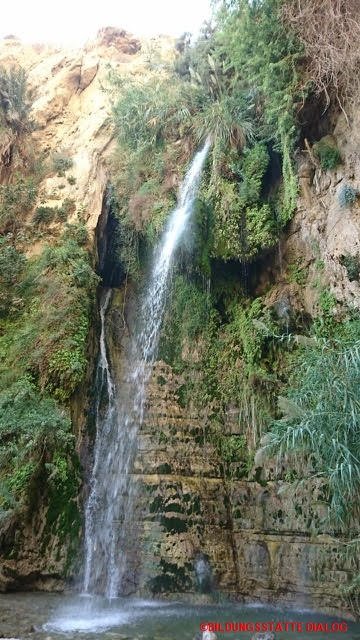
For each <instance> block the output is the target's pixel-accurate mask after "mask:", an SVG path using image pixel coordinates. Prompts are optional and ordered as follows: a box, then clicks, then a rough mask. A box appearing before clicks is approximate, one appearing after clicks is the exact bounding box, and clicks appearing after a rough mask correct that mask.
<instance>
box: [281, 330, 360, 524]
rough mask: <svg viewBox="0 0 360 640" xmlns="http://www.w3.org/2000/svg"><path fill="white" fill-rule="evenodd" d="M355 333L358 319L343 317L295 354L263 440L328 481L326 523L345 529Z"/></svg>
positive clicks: (357, 470)
mask: <svg viewBox="0 0 360 640" xmlns="http://www.w3.org/2000/svg"><path fill="white" fill-rule="evenodd" d="M359 335H360V326H359V322H358V321H357V320H349V321H348V322H346V323H343V324H342V325H340V326H338V328H337V336H336V337H334V338H332V339H327V340H325V341H324V340H322V341H319V342H318V344H317V345H316V346H315V347H314V348H307V349H306V350H304V351H303V352H301V354H300V357H299V358H298V364H297V367H296V369H295V370H294V374H293V378H292V380H291V384H290V389H289V392H288V394H287V396H286V402H282V408H283V411H285V415H284V417H283V418H281V419H279V420H276V421H275V422H273V424H272V427H271V438H272V439H271V444H269V447H270V448H271V450H273V451H276V452H278V453H279V456H280V457H281V456H283V455H284V453H286V452H296V456H297V460H298V463H299V467H300V468H302V469H303V472H304V470H305V472H306V470H307V472H308V473H309V474H316V475H318V476H319V475H320V476H323V477H324V478H326V479H327V480H328V491H329V496H328V499H329V507H330V515H331V519H332V523H333V526H334V528H335V530H338V529H339V528H343V529H344V530H345V531H346V530H347V531H348V528H349V522H350V526H351V521H352V518H354V517H358V516H359V513H358V505H359V489H360V449H359V434H358V426H359V419H360V402H359V397H358V388H359V382H360V341H359Z"/></svg>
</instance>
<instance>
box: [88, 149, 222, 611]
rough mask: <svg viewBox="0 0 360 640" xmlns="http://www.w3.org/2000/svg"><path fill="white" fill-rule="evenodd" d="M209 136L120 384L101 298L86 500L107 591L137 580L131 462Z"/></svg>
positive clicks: (98, 586) (99, 578)
mask: <svg viewBox="0 0 360 640" xmlns="http://www.w3.org/2000/svg"><path fill="white" fill-rule="evenodd" d="M209 147H210V142H209V141H207V142H206V143H205V145H204V147H203V148H202V149H201V150H200V151H198V153H197V154H196V155H195V157H194V159H193V161H192V163H191V165H190V167H189V170H188V172H187V174H186V176H185V179H184V181H183V183H182V185H181V188H180V192H179V198H178V205H177V207H176V208H175V209H174V210H173V211H172V213H171V215H170V217H169V220H168V223H167V226H166V228H165V231H164V232H163V235H162V237H161V239H160V242H159V244H158V246H157V248H156V249H155V251H154V257H153V266H152V270H151V273H150V275H149V279H148V283H147V286H146V287H145V290H146V292H147V293H146V294H144V297H143V299H142V301H141V312H140V318H139V323H138V326H137V328H136V330H135V332H134V335H133V337H132V339H131V345H130V358H129V362H130V363H131V367H129V370H128V371H127V372H126V374H125V382H124V384H123V385H122V387H121V388H117V387H116V385H115V383H114V381H113V379H112V375H111V367H110V363H109V360H108V357H107V353H106V340H105V324H106V313H107V310H108V308H109V303H110V300H111V290H107V291H105V292H104V294H103V296H102V298H101V300H100V320H101V331H100V345H99V360H98V365H97V372H96V407H95V423H96V437H95V445H94V462H93V469H92V474H91V479H90V492H89V498H88V501H87V504H86V508H85V569H84V584H83V591H84V592H85V593H94V592H101V593H104V594H105V595H106V596H107V597H108V598H113V597H116V596H117V595H119V593H123V594H126V593H127V592H129V584H131V583H132V584H133V585H135V583H136V561H135V560H134V556H135V551H136V530H135V528H134V524H135V523H134V518H133V511H134V504H135V496H136V486H135V483H133V482H132V481H131V470H132V465H133V461H134V457H135V453H136V443H137V433H138V429H139V427H140V425H141V424H142V421H143V418H144V409H145V400H146V386H147V382H148V380H149V377H150V375H151V371H152V364H153V362H154V358H155V356H156V350H157V346H158V341H159V333H160V327H161V322H162V317H163V311H164V306H165V301H166V293H167V288H168V276H169V271H170V267H171V264H172V260H173V256H174V253H175V250H176V248H177V247H178V245H179V242H180V240H181V237H182V235H183V233H184V230H185V228H186V226H187V223H188V221H189V218H190V216H191V213H192V210H193V207H194V201H195V197H196V193H197V189H198V186H199V182H200V177H201V171H202V167H203V164H204V162H205V159H206V156H207V153H208V150H209Z"/></svg>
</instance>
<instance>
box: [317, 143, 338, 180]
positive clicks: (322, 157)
mask: <svg viewBox="0 0 360 640" xmlns="http://www.w3.org/2000/svg"><path fill="white" fill-rule="evenodd" d="M328 138H329V137H328V136H327V137H326V138H323V139H322V140H320V142H317V143H316V144H315V145H314V151H315V154H316V156H317V157H318V158H319V161H320V165H321V168H322V169H324V170H325V171H326V170H328V169H330V170H331V169H335V167H337V166H338V165H339V164H340V163H341V155H340V151H339V149H338V148H337V147H336V145H335V144H334V143H333V142H332V141H331V140H329V139H328Z"/></svg>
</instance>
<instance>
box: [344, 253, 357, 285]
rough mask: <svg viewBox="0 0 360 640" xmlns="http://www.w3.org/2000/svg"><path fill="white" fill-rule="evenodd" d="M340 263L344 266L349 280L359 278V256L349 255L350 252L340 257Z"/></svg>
mask: <svg viewBox="0 0 360 640" xmlns="http://www.w3.org/2000/svg"><path fill="white" fill-rule="evenodd" d="M340 264H342V265H343V267H345V269H346V272H347V275H348V278H349V280H350V282H351V281H353V280H359V277H360V256H359V254H358V255H356V256H353V255H351V254H350V253H347V254H345V255H344V256H341V257H340Z"/></svg>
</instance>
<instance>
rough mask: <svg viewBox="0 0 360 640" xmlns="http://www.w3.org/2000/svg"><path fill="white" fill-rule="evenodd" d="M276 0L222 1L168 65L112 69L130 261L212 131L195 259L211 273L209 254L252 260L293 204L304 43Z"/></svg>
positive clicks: (153, 231)
mask: <svg viewBox="0 0 360 640" xmlns="http://www.w3.org/2000/svg"><path fill="white" fill-rule="evenodd" d="M281 5H282V3H281V1H280V0H264V1H263V2H255V3H250V2H247V0H241V1H240V2H230V3H225V4H224V7H223V8H222V10H221V11H219V13H218V15H217V27H216V29H215V30H214V31H211V30H209V29H208V30H205V31H204V33H203V34H202V36H201V37H200V38H199V40H198V42H197V43H195V45H193V46H190V44H189V42H187V41H186V39H183V41H182V42H181V46H180V45H179V51H181V53H180V54H179V57H178V59H177V60H176V63H175V67H174V71H173V72H172V71H170V70H169V69H167V68H166V66H165V65H156V66H155V67H153V68H152V70H151V72H150V73H149V75H148V76H147V78H146V79H145V80H143V81H139V80H136V79H119V78H113V89H112V95H113V98H114V120H115V124H116V126H117V131H118V140H119V149H120V152H121V155H120V154H119V157H118V161H117V166H116V167H115V168H116V170H117V181H116V184H115V191H116V199H117V201H118V207H119V217H120V219H121V226H122V227H123V228H127V229H128V235H129V236H130V235H131V230H133V232H134V233H135V234H136V235H137V236H138V239H137V241H135V242H132V243H131V244H132V246H133V256H132V258H131V259H129V263H131V264H134V263H135V262H136V260H135V253H136V252H137V255H138V257H139V251H138V250H139V246H140V245H142V246H147V245H149V244H150V245H151V244H153V243H154V241H155V240H156V238H157V237H158V234H159V232H160V231H161V229H162V227H163V224H164V221H165V217H166V215H167V214H168V212H169V210H171V208H172V206H173V204H174V200H175V196H176V189H175V188H174V187H176V185H177V183H178V180H179V177H180V176H179V174H181V173H182V172H183V170H184V169H185V166H186V163H187V162H188V161H189V158H190V156H191V154H192V153H193V151H194V149H195V148H196V146H198V145H199V144H200V143H202V142H203V141H204V140H205V138H206V137H208V136H210V138H211V141H212V150H211V156H212V157H211V160H210V162H209V164H208V167H207V170H206V174H205V176H204V181H203V186H202V189H201V194H200V198H199V199H200V203H199V207H198V208H199V210H201V209H202V210H203V211H206V212H207V215H206V230H205V231H206V233H205V235H206V244H204V245H203V246H202V247H201V249H200V250H201V254H202V257H201V260H200V261H199V264H198V266H199V268H200V270H203V272H204V273H205V274H208V272H209V267H210V263H211V260H212V259H220V260H222V261H228V260H242V261H251V260H252V259H254V258H255V257H256V256H258V255H259V254H260V253H261V252H263V251H264V250H266V249H268V248H271V247H273V246H274V245H275V244H276V242H277V239H278V236H279V232H280V231H281V229H282V228H283V227H284V225H286V223H287V222H288V221H289V220H290V218H291V216H292V214H293V211H294V209H295V204H296V197H297V181H296V177H295V172H294V169H293V161H292V155H293V152H294V149H295V143H296V140H297V135H298V126H297V117H296V112H297V108H298V107H297V105H298V102H299V100H300V99H303V98H304V95H303V87H302V84H301V82H300V81H299V77H298V75H299V69H298V65H299V63H300V58H301V46H300V44H299V42H298V41H297V39H296V38H295V37H294V36H293V35H292V34H291V32H290V30H289V29H288V28H286V27H285V25H284V23H283V21H282V14H281ZM180 141H181V146H179V143H180ZM121 156H122V157H121ZM272 163H275V165H276V166H277V170H276V171H275V172H274V171H273V168H272ZM280 166H281V172H280V170H279V168H280ZM279 173H281V175H278V174H279ZM275 176H276V177H275ZM140 253H141V252H140ZM145 253H146V252H145ZM140 258H141V256H140ZM125 269H126V263H125Z"/></svg>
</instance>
